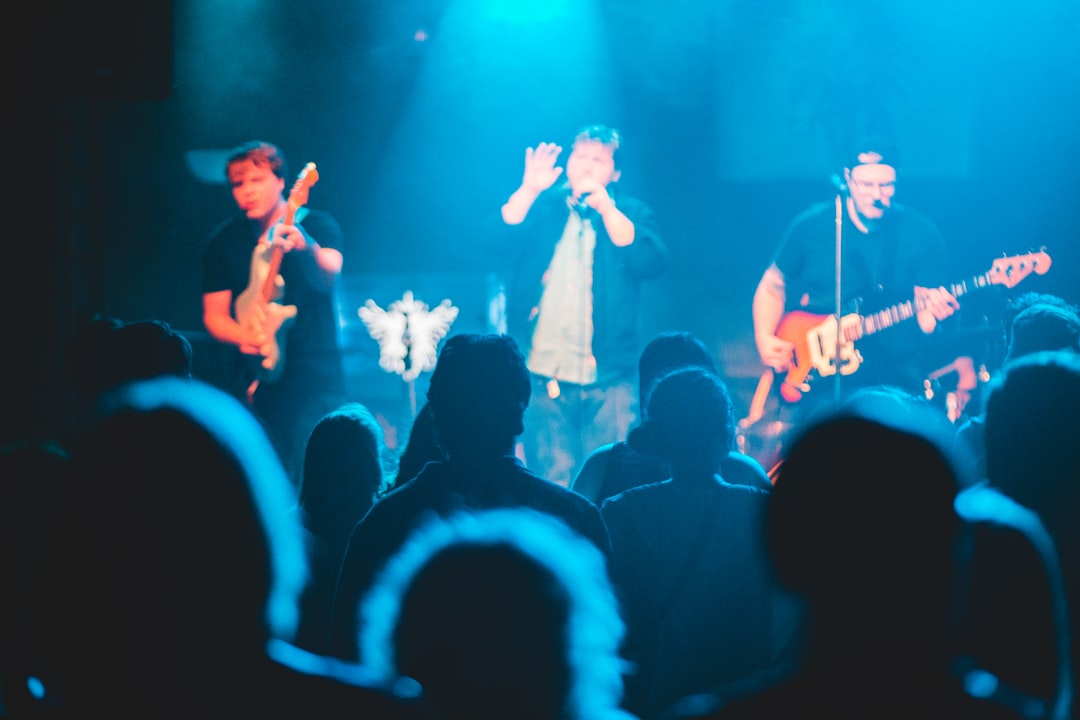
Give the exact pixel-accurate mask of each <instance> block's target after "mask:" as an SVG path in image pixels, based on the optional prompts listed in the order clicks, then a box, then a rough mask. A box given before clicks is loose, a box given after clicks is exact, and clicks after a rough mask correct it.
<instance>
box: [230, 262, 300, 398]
mask: <svg viewBox="0 0 1080 720" xmlns="http://www.w3.org/2000/svg"><path fill="white" fill-rule="evenodd" d="M275 253H277V254H279V255H280V254H281V249H280V248H277V247H268V246H266V245H263V244H259V245H258V246H256V247H255V249H254V250H253V251H252V253H251V275H250V280H249V282H248V286H247V288H245V289H244V291H243V292H242V293H240V294H239V295H238V296H237V297H236V303H235V305H234V312H235V313H236V321H237V322H238V323H240V324H241V325H243V326H245V327H248V328H251V327H258V328H261V329H262V331H263V332H264V333H265V335H266V338H267V341H266V344H265V345H264V346H263V348H262V360H261V362H260V363H259V365H260V370H259V373H258V374H259V379H260V381H261V382H265V383H272V382H276V381H277V380H278V379H280V378H281V374H282V372H284V370H285V339H286V337H287V335H288V332H289V329H290V328H291V327H292V324H293V323H294V322H295V321H296V306H295V305H282V304H280V303H279V302H277V301H278V300H280V299H281V298H282V296H283V295H284V293H285V281H284V280H283V279H282V277H281V275H279V274H277V273H276V272H275V273H274V275H273V279H271V280H270V282H272V283H273V284H274V288H275V292H274V296H273V298H272V299H270V300H267V299H265V298H264V296H263V288H264V287H265V286H266V283H267V281H268V278H270V277H271V275H270V270H271V268H272V267H273V266H275V265H277V266H279V265H280V259H278V260H277V262H274V258H273V255H274V254H275Z"/></svg>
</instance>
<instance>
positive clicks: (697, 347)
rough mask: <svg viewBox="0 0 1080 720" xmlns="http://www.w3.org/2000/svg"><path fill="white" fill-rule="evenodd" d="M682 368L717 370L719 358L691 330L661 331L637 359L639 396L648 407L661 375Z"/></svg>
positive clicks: (714, 371) (642, 403)
mask: <svg viewBox="0 0 1080 720" xmlns="http://www.w3.org/2000/svg"><path fill="white" fill-rule="evenodd" d="M682 367H701V368H705V369H706V370H708V371H710V372H712V373H717V372H718V369H717V366H716V360H715V358H714V357H713V354H712V353H711V352H709V349H708V348H707V347H705V343H703V342H701V340H699V339H698V338H697V337H696V336H694V335H693V334H692V333H688V332H685V331H675V332H666V333H660V334H659V335H657V336H655V337H654V338H653V339H652V340H650V341H649V343H648V344H647V345H646V346H645V349H644V350H642V351H641V356H640V357H639V358H638V399H639V401H640V402H641V405H642V407H645V406H646V404H647V400H648V397H649V393H650V392H651V391H652V389H653V386H655V385H656V383H657V381H658V380H660V378H662V377H664V375H667V374H668V373H670V372H671V371H672V370H677V369H678V368H682Z"/></svg>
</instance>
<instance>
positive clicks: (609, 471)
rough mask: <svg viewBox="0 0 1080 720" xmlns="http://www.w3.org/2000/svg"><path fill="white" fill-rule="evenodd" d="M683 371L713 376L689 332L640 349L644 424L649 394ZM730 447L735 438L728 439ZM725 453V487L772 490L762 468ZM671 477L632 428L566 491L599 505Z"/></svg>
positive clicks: (596, 453)
mask: <svg viewBox="0 0 1080 720" xmlns="http://www.w3.org/2000/svg"><path fill="white" fill-rule="evenodd" d="M682 367H699V368H704V369H705V370H708V371H709V372H712V373H713V374H717V373H718V371H717V367H716V362H715V360H714V359H713V356H712V354H711V353H710V352H709V349H708V348H706V347H705V344H704V343H702V342H701V340H699V339H698V338H697V337H695V336H694V335H692V334H691V333H688V332H682V331H679V332H665V333H661V334H659V335H657V336H656V337H654V338H653V339H652V340H650V341H649V344H648V345H646V346H645V349H644V350H643V351H642V353H641V356H640V358H639V359H638V398H639V402H640V403H641V411H642V412H641V414H642V421H643V422H644V421H645V420H647V417H648V415H647V413H648V398H649V393H650V392H651V391H652V389H653V387H655V385H656V383H657V382H658V381H659V380H660V378H662V377H663V376H664V375H666V374H668V373H669V372H671V371H673V370H677V369H679V368H682ZM732 442H733V443H734V438H733V439H732ZM728 450H729V452H728V453H727V455H726V456H725V457H724V459H723V461H722V462H721V465H720V475H721V476H722V477H723V478H724V480H726V481H727V482H729V483H733V484H735V485H749V486H750V487H758V488H762V489H770V488H771V487H772V484H771V482H770V481H769V477H768V475H767V474H766V473H765V470H764V468H762V467H761V465H760V464H759V463H758V462H757V461H756V460H754V459H753V458H751V457H749V456H748V455H743V454H742V453H739V452H731V451H730V450H731V448H728ZM669 477H671V470H670V468H668V466H667V464H666V463H665V462H664V461H663V459H662V458H660V457H659V456H658V455H657V452H656V449H655V448H653V447H651V446H650V444H649V438H648V435H647V434H646V433H644V432H642V429H641V425H639V426H638V427H635V428H633V429H631V431H630V433H629V435H628V436H627V439H626V440H625V441H622V442H615V443H609V444H607V445H602V446H601V447H599V448H596V449H594V450H593V451H592V452H591V453H590V454H589V456H588V457H587V458H586V459H585V462H584V463H583V464H582V466H581V470H580V471H578V474H577V476H576V477H575V478H574V481H573V483H571V485H570V489H571V490H574V491H575V492H578V493H580V494H582V495H584V496H585V497H587V498H589V499H590V500H592V501H593V502H595V503H597V504H601V503H603V502H604V500H606V499H607V498H609V497H614V496H615V495H618V494H619V493H621V492H623V491H624V490H629V489H630V488H632V487H637V486H638V485H645V484H647V483H651V482H659V481H660V480H666V479H667V478H669Z"/></svg>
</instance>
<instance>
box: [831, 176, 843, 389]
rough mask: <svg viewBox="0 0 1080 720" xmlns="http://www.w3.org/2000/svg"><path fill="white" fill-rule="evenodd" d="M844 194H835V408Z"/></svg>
mask: <svg viewBox="0 0 1080 720" xmlns="http://www.w3.org/2000/svg"><path fill="white" fill-rule="evenodd" d="M843 206H844V193H843V189H842V188H841V190H840V191H839V192H837V193H836V298H835V301H836V307H835V311H836V347H835V348H834V349H833V364H834V365H835V366H836V372H835V373H834V375H835V376H834V378H833V405H834V406H835V407H839V406H840V347H841V344H842V343H841V338H840V318H841V317H842V315H843V305H842V302H843V300H842V294H841V276H840V273H841V270H840V268H841V265H842V263H841V258H842V250H843V246H844V243H843V231H842V229H841V228H843V225H844V215H843V212H842V210H843Z"/></svg>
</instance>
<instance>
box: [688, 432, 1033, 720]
mask: <svg viewBox="0 0 1080 720" xmlns="http://www.w3.org/2000/svg"><path fill="white" fill-rule="evenodd" d="M853 448H854V449H858V450H855V451H854V452H853V450H852V449H853ZM868 449H872V452H873V455H872V456H871V455H870V452H869V451H868ZM853 455H854V456H855V458H854V459H853V457H852V456H853ZM958 488H959V482H958V479H957V477H956V474H955V472H954V469H953V467H952V465H951V464H950V462H949V461H948V459H947V457H946V456H945V454H944V453H943V452H942V450H941V449H940V448H939V447H938V445H937V444H936V443H934V442H931V441H930V440H929V439H927V438H924V437H922V436H919V435H917V434H914V433H912V432H909V431H907V430H904V429H901V428H900V427H890V426H888V425H884V424H882V423H880V422H878V421H876V420H872V419H868V418H866V417H858V416H855V415H848V416H843V415H840V416H833V417H829V418H819V419H818V420H817V421H816V422H815V423H814V424H812V425H811V426H809V427H807V428H806V429H805V430H803V431H802V433H800V434H799V435H798V436H797V437H796V438H795V442H794V444H793V445H792V447H791V448H790V450H789V452H788V454H787V457H786V458H785V460H784V462H783V464H782V465H781V467H780V469H779V474H778V477H777V480H776V484H775V487H774V490H773V492H772V493H771V495H770V496H769V501H768V509H767V513H766V523H765V531H766V539H767V542H768V545H769V549H770V554H771V557H772V559H773V563H774V565H775V568H776V571H777V574H778V575H779V576H780V578H781V580H782V581H783V582H784V583H785V584H786V585H787V586H788V587H790V588H791V589H792V590H794V591H796V592H798V593H800V594H801V595H802V596H803V597H804V598H805V601H806V604H807V621H808V627H807V631H808V632H807V639H806V646H805V649H804V653H803V656H802V658H801V659H800V660H799V662H798V663H797V664H796V665H795V666H794V667H793V669H792V673H791V674H790V675H789V676H788V677H787V678H786V679H784V680H783V681H782V682H779V683H771V684H766V685H764V686H763V687H762V688H760V689H759V690H758V691H756V692H749V693H748V694H744V695H743V696H741V697H739V696H734V695H729V696H727V697H723V696H716V695H713V696H711V697H710V696H701V697H698V698H693V699H688V700H686V701H685V702H684V703H683V704H682V706H681V707H680V708H679V709H678V710H677V711H676V712H675V713H673V715H674V716H677V717H708V718H717V719H719V718H725V719H726V718H751V717H752V718H819V717H833V718H867V717H875V718H905V719H907V718H914V717H919V718H950V719H951V718H959V717H964V718H996V717H1019V715H1017V714H1016V713H1014V712H1013V711H1011V710H1009V709H1008V708H1006V707H1004V706H1003V705H999V704H997V703H994V702H991V701H989V700H987V699H985V698H982V697H976V696H975V695H973V694H971V693H969V692H967V691H966V690H965V688H964V686H963V684H962V681H961V678H960V677H958V676H957V675H956V674H954V669H953V668H952V667H951V661H952V659H953V658H952V648H951V633H950V632H949V628H950V622H951V620H952V619H953V612H954V609H955V601H956V596H955V589H956V577H957V575H956V572H957V568H956V566H955V558H956V551H957V548H958V540H959V538H960V528H961V523H960V519H959V517H958V516H957V513H956V511H955V509H954V504H953V503H954V499H955V498H956V494H957V491H958Z"/></svg>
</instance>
